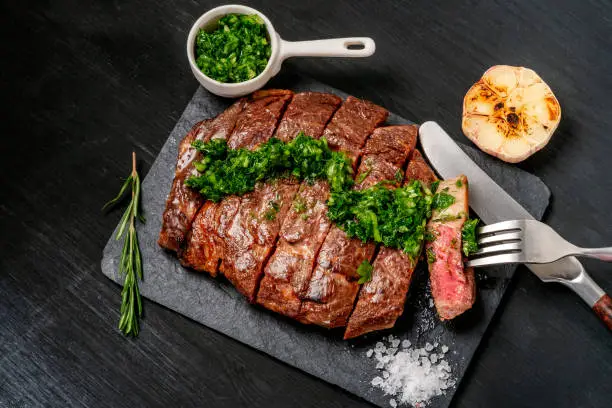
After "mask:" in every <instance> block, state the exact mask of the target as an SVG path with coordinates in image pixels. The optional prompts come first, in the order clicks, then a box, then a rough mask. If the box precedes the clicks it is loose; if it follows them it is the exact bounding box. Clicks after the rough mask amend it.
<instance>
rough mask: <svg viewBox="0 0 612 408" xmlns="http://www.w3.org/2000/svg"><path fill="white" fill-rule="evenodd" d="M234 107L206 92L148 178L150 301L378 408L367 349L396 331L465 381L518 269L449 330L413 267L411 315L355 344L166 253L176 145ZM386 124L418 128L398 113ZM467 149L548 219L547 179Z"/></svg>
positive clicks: (298, 85) (495, 278)
mask: <svg viewBox="0 0 612 408" xmlns="http://www.w3.org/2000/svg"><path fill="white" fill-rule="evenodd" d="M270 85H271V86H274V87H284V88H288V89H292V90H294V91H296V92H297V91H304V90H312V91H323V92H332V93H335V94H337V95H339V96H342V97H346V96H347V95H346V94H345V93H344V92H341V91H339V90H336V89H334V88H332V87H329V86H327V85H324V84H321V83H319V82H316V81H314V80H312V79H309V78H305V77H298V76H295V75H290V74H286V75H283V76H279V77H277V78H275V80H274V81H273V82H272V83H271V84H270ZM357 96H360V95H357ZM230 102H231V101H229V100H227V99H222V98H218V97H216V96H214V95H211V94H210V93H208V92H207V91H205V90H204V89H203V88H198V90H197V91H196V93H195V94H194V96H193V98H192V100H191V101H190V103H189V104H188V105H187V108H186V109H185V111H184V112H183V115H182V116H181V118H180V119H179V121H178V123H177V124H176V126H175V128H174V129H173V131H172V133H171V134H170V137H169V138H168V140H167V141H166V143H165V144H164V146H163V148H162V150H161V152H160V153H159V155H158V157H157V159H156V160H155V162H154V163H153V166H152V167H151V169H150V171H149V173H148V174H147V176H146V177H145V179H144V181H143V185H142V204H143V209H144V212H145V214H146V217H147V223H146V224H145V225H140V226H139V228H138V233H139V239H140V246H141V251H142V257H143V262H144V271H145V280H144V281H143V282H142V284H141V293H142V295H143V296H145V297H147V298H149V299H151V300H153V301H155V302H157V303H159V304H161V305H164V306H166V307H168V308H170V309H172V310H174V311H177V312H179V313H181V314H183V315H185V316H187V317H189V318H191V319H194V320H195V321H197V322H200V323H202V324H204V325H206V326H208V327H210V328H212V329H215V330H217V331H219V332H221V333H224V334H226V335H228V336H230V337H232V338H234V339H237V340H239V341H241V342H243V343H245V344H248V345H249V346H251V347H254V348H255V349H257V350H260V351H263V352H265V353H267V354H269V355H271V356H274V357H276V358H278V359H279V360H282V361H284V362H286V363H288V364H290V365H292V366H295V367H297V368H300V369H302V370H304V371H306V372H308V373H310V374H312V375H314V376H316V377H319V378H321V379H323V380H325V381H328V382H330V383H332V384H336V385H338V386H340V387H342V388H344V389H346V390H348V391H349V392H352V393H354V394H356V395H358V396H360V397H362V398H364V399H366V400H368V401H370V402H372V403H374V404H377V405H379V406H389V399H390V397H389V396H385V395H384V394H383V393H382V392H381V391H380V390H378V389H374V388H372V387H371V386H370V381H371V379H372V378H373V377H375V376H377V375H380V372H379V371H378V370H376V369H375V361H374V360H373V359H370V358H367V357H366V351H367V350H369V349H370V348H372V347H373V345H374V343H375V342H377V341H379V340H380V339H381V338H382V337H383V336H386V335H388V334H393V335H394V336H397V337H399V338H400V339H408V340H410V341H411V343H412V344H413V345H417V346H419V347H422V346H424V345H425V343H426V342H430V343H434V342H438V343H440V344H445V345H447V346H449V348H450V352H449V353H448V354H447V358H446V359H447V360H448V362H449V363H450V365H451V367H452V373H453V376H454V377H456V378H457V379H458V381H460V379H461V378H462V376H463V374H464V373H465V370H466V369H467V366H468V364H469V362H470V360H471V358H472V356H473V354H474V352H475V350H476V348H477V346H478V344H479V342H480V340H481V338H482V336H483V334H484V332H485V330H486V328H487V326H488V324H489V322H490V321H491V318H492V317H493V314H494V313H495V310H496V309H497V307H498V306H499V303H500V301H501V298H502V296H503V294H504V292H505V290H506V288H507V286H508V283H509V282H510V278H511V277H512V275H513V273H514V270H515V268H513V267H499V268H489V269H487V270H486V271H485V272H486V273H482V272H481V273H479V276H478V298H477V302H476V304H475V305H474V307H473V309H472V310H470V311H469V312H467V313H466V314H465V315H463V316H461V317H460V318H458V319H455V320H454V321H453V322H452V323H450V324H449V323H446V324H442V323H440V322H439V321H438V320H437V318H436V317H435V311H434V310H433V308H432V306H431V302H430V296H429V289H428V288H427V285H428V282H427V273H426V268H425V267H424V265H422V264H421V265H420V266H419V267H418V268H417V271H415V280H414V282H413V285H412V287H411V289H410V293H409V296H408V301H407V303H406V307H405V312H404V315H403V316H402V317H401V318H400V319H399V320H398V322H397V324H396V326H395V327H394V328H393V329H391V330H387V331H385V332H379V333H371V334H369V335H366V336H364V337H363V338H359V339H355V340H352V341H348V342H347V341H344V340H342V332H341V331H337V330H334V331H327V330H323V329H320V328H317V327H308V326H305V325H301V324H299V323H296V322H294V321H292V320H289V319H286V318H284V317H282V316H278V315H275V314H273V313H270V312H268V311H267V310H264V309H262V308H260V307H256V306H252V305H249V304H248V303H247V302H246V301H245V300H244V299H243V298H242V296H241V295H240V294H239V293H238V292H237V291H235V290H234V288H233V287H232V286H231V285H230V284H229V282H227V281H226V280H224V279H222V278H221V279H212V278H210V277H209V276H207V275H203V274H197V273H192V272H190V271H188V270H186V269H184V268H182V267H181V266H180V264H179V263H178V261H177V259H176V258H175V257H174V256H173V255H171V254H169V253H166V252H165V251H163V250H162V249H160V248H159V247H158V245H157V237H158V234H159V231H160V228H161V216H162V213H163V210H164V206H165V202H166V197H167V194H168V192H169V190H170V186H171V183H172V178H173V176H174V168H175V164H176V157H177V146H178V142H179V141H180V140H181V139H182V138H183V137H184V136H185V134H186V133H187V132H188V130H189V129H190V128H191V126H192V125H193V124H194V123H196V122H197V121H199V120H202V119H205V118H209V117H213V116H216V115H217V114H218V113H220V112H221V111H222V110H224V109H225V108H226V107H227V106H228V105H229V103H230ZM388 123H389V124H401V123H411V122H410V121H407V120H405V119H403V118H401V117H399V116H397V115H395V114H391V115H390V117H389V120H388ZM461 147H462V148H463V149H464V150H465V151H466V152H467V153H468V154H469V155H470V156H471V157H472V159H473V160H474V161H475V162H476V163H478V164H479V165H480V166H481V167H482V168H483V169H484V170H485V171H486V172H487V173H488V174H489V175H490V176H491V177H492V178H493V179H495V181H497V182H498V183H499V184H500V185H501V186H502V187H503V188H504V189H506V191H508V193H510V194H511V195H512V196H513V197H514V198H515V199H516V200H517V201H519V202H520V203H521V204H522V205H523V206H525V208H527V210H529V212H530V213H531V214H532V215H533V216H534V217H535V218H537V219H541V217H542V215H543V214H544V211H545V210H546V207H547V206H548V201H549V198H550V192H549V190H548V188H547V187H546V185H545V184H544V183H543V182H542V181H541V180H540V179H539V178H537V177H535V176H533V175H531V174H528V173H526V172H524V171H522V170H520V169H518V168H516V167H512V166H509V165H506V164H504V163H501V162H499V161H497V160H495V159H492V158H490V157H488V156H486V155H484V154H483V153H481V152H480V151H478V150H475V149H473V148H470V147H468V146H464V145H461ZM119 253H120V243H119V242H117V241H116V240H115V239H114V238H113V237H111V238H110V239H109V241H108V243H107V245H106V247H105V248H104V256H103V259H102V272H103V273H104V274H105V275H106V276H108V277H109V278H110V279H112V280H114V281H115V282H117V283H121V279H119V277H118V275H117V265H118V257H119ZM228 358H231V356H228ZM457 383H458V382H457ZM455 390H456V386H455V387H454V388H452V389H449V390H448V391H447V393H446V394H445V395H443V396H440V397H435V398H434V399H433V400H432V401H431V404H430V406H431V407H447V406H448V405H449V403H450V401H451V399H452V397H453V394H454V392H455Z"/></svg>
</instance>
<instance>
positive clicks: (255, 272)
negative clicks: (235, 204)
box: [220, 179, 300, 302]
mask: <svg viewBox="0 0 612 408" xmlns="http://www.w3.org/2000/svg"><path fill="white" fill-rule="evenodd" d="M299 187H300V184H299V183H298V181H297V180H294V179H289V180H275V181H272V182H269V183H260V184H258V185H257V186H256V188H255V191H253V192H251V193H248V194H246V195H244V196H243V197H242V199H241V201H240V209H239V210H238V212H237V214H236V216H235V217H234V219H233V221H232V223H231V226H230V227H229V229H228V230H227V233H226V234H225V236H224V245H225V248H224V253H223V261H222V262H221V266H220V271H221V273H223V274H224V275H225V276H226V277H227V279H228V280H229V281H230V282H232V284H233V285H234V286H235V287H236V289H238V291H239V292H240V293H242V294H243V295H244V296H245V297H246V298H247V299H248V300H249V302H253V301H254V300H255V292H256V290H257V286H258V284H259V280H260V279H261V276H262V274H263V265H264V263H265V261H266V260H267V259H268V258H269V256H270V253H271V252H272V249H273V247H274V244H275V243H276V239H277V238H278V234H279V231H280V228H281V224H282V221H283V220H284V219H285V216H286V215H287V212H288V211H289V208H290V207H291V203H292V202H293V197H294V196H295V193H296V192H297V191H298V188H299Z"/></svg>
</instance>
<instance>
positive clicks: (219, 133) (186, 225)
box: [157, 98, 247, 252]
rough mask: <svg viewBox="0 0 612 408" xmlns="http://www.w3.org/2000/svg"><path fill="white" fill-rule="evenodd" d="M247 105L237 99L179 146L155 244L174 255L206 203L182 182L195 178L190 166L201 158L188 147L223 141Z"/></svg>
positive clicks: (192, 168)
mask: <svg viewBox="0 0 612 408" xmlns="http://www.w3.org/2000/svg"><path fill="white" fill-rule="evenodd" d="M246 104H247V100H246V99H245V98H242V99H239V100H238V101H236V102H235V103H234V104H233V105H232V106H230V107H229V108H228V109H226V110H225V111H224V112H223V113H222V114H220V115H219V116H217V117H216V118H215V119H212V120H206V121H202V122H199V123H198V124H196V125H195V126H194V127H193V128H192V129H191V131H190V132H189V133H188V134H187V136H185V137H184V138H183V140H182V141H181V143H180V144H179V157H178V161H177V164H176V171H175V174H174V181H173V182H172V188H171V189H170V194H169V195H168V199H167V200H166V209H165V210H164V214H163V216H162V228H161V231H160V233H159V239H158V241H157V243H158V244H159V245H160V246H161V247H162V248H165V249H167V250H170V251H175V252H176V251H178V250H179V249H180V248H181V247H182V246H183V245H184V244H185V242H186V238H187V233H188V232H189V230H190V228H191V224H192V222H193V220H194V218H195V216H196V214H197V212H198V210H199V209H200V207H201V206H202V204H204V201H205V198H204V197H202V195H201V194H200V193H198V192H197V191H195V190H193V189H191V188H189V187H187V186H186V185H185V180H186V179H187V178H188V177H189V176H191V175H193V174H196V170H195V168H194V166H193V163H194V162H195V161H198V160H200V159H201V158H202V154H201V153H200V152H198V151H197V150H196V149H194V148H193V147H191V143H192V142H193V141H194V140H202V141H205V142H206V141H208V140H210V139H211V138H226V137H227V135H229V134H230V133H231V131H232V129H233V128H234V125H235V124H236V120H237V119H238V117H239V116H240V114H241V112H242V111H243V110H244V108H245V106H246Z"/></svg>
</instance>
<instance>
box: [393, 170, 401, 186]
mask: <svg viewBox="0 0 612 408" xmlns="http://www.w3.org/2000/svg"><path fill="white" fill-rule="evenodd" d="M393 178H394V179H395V181H396V182H397V184H401V183H402V180H403V179H404V172H403V171H401V170H398V171H396V172H395V176H393Z"/></svg>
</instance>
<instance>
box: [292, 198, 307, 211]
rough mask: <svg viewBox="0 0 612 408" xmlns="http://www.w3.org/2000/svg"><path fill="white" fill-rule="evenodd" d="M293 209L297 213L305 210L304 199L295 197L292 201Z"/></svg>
mask: <svg viewBox="0 0 612 408" xmlns="http://www.w3.org/2000/svg"><path fill="white" fill-rule="evenodd" d="M293 209H294V210H295V212H296V213H298V214H299V213H303V212H304V211H306V201H304V199H303V198H302V197H299V196H298V197H296V199H295V200H294V201H293Z"/></svg>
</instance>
